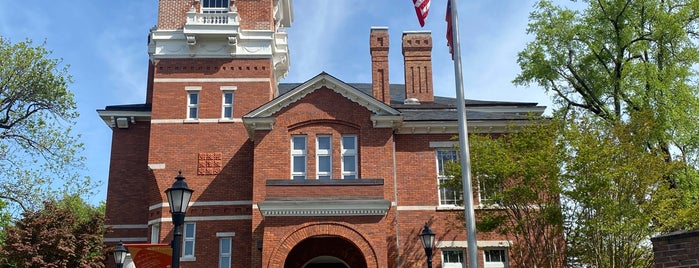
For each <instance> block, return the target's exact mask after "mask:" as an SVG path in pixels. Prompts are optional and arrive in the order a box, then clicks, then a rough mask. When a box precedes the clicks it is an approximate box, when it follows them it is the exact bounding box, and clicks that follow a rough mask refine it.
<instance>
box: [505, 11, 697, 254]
mask: <svg viewBox="0 0 699 268" xmlns="http://www.w3.org/2000/svg"><path fill="white" fill-rule="evenodd" d="M582 3H583V4H585V8H584V9H578V10H572V9H568V8H565V7H561V6H556V5H554V4H552V3H551V2H550V1H547V0H540V1H539V2H538V3H537V4H536V5H535V10H534V11H533V12H532V13H531V15H530V24H529V28H528V32H529V33H530V34H532V35H533V36H534V40H533V41H531V42H530V43H529V44H528V45H527V47H526V48H525V49H524V50H523V51H521V52H520V53H519V57H518V63H519V65H520V67H521V70H522V71H521V73H520V74H519V75H518V76H517V77H516V78H515V80H514V82H515V84H518V85H532V84H533V85H537V86H540V87H543V88H544V89H545V90H546V91H547V92H549V93H550V94H551V95H552V96H553V100H554V104H555V105H556V110H555V112H554V113H555V114H556V115H557V116H560V117H561V118H563V119H564V122H566V125H565V126H564V128H563V129H562V130H563V131H562V132H561V135H562V136H561V137H560V140H561V144H562V146H563V147H562V150H564V153H566V157H565V158H562V162H561V163H562V165H561V167H562V176H561V183H562V185H563V186H564V191H562V197H563V200H564V202H563V203H562V204H563V205H564V212H565V216H566V223H567V224H566V231H567V232H568V235H567V239H568V241H567V242H568V250H569V252H570V253H571V259H570V260H571V261H573V262H580V263H582V264H585V265H593V266H597V267H647V266H648V265H649V262H650V260H651V257H650V256H649V255H650V249H649V248H648V244H649V243H650V241H649V238H650V237H651V236H654V235H657V234H659V233H662V232H669V231H673V230H681V229H691V228H696V227H699V225H698V224H697V223H696V220H695V219H696V216H697V214H698V213H697V211H698V210H699V176H698V175H697V168H698V167H699V162H698V161H699V139H697V138H696V137H698V136H699V97H698V96H699V91H698V87H697V82H696V81H697V80H696V78H697V73H696V70H695V68H694V66H696V64H697V63H698V62H699V48H698V45H699V43H697V42H696V41H697V40H696V37H697V32H696V29H697V26H699V25H698V18H699V1H697V0H640V1H635V0H634V1H632V0H600V1H582ZM594 243H597V244H596V245H595V244H594Z"/></svg>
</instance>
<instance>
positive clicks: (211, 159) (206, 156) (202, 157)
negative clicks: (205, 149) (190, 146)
mask: <svg viewBox="0 0 699 268" xmlns="http://www.w3.org/2000/svg"><path fill="white" fill-rule="evenodd" d="M222 157H223V153H221V152H218V153H199V157H198V165H197V175H218V174H219V173H221V167H222V166H223V165H222V162H221V159H222Z"/></svg>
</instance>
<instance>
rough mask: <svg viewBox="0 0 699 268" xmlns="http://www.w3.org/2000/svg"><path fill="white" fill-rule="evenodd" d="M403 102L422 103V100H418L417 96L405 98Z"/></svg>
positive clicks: (410, 103) (409, 103) (407, 103)
mask: <svg viewBox="0 0 699 268" xmlns="http://www.w3.org/2000/svg"><path fill="white" fill-rule="evenodd" d="M403 104H406V105H418V104H420V100H418V99H416V98H407V99H405V100H404V101H403Z"/></svg>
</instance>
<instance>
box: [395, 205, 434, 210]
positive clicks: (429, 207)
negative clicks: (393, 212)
mask: <svg viewBox="0 0 699 268" xmlns="http://www.w3.org/2000/svg"><path fill="white" fill-rule="evenodd" d="M397 209H398V210H422V211H435V210H437V209H436V207H435V206H398V207H397Z"/></svg>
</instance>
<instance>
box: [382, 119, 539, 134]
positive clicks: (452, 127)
mask: <svg viewBox="0 0 699 268" xmlns="http://www.w3.org/2000/svg"><path fill="white" fill-rule="evenodd" d="M467 124H468V132H469V133H481V134H488V133H507V132H509V131H510V130H511V129H510V128H511V127H522V126H526V125H530V124H531V121H527V120H522V121H507V120H502V121H468V122H467ZM458 127H459V126H458V122H457V121H404V122H403V124H402V125H401V126H400V127H398V129H397V130H396V134H457V133H458Z"/></svg>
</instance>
